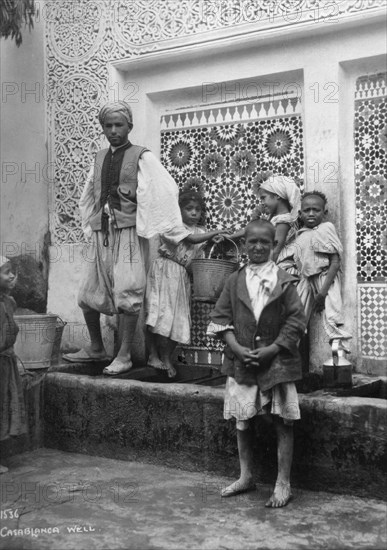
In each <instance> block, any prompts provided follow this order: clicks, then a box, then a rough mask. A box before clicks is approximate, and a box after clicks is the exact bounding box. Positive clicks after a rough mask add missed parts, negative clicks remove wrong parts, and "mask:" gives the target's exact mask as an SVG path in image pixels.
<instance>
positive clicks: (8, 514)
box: [0, 508, 19, 519]
mask: <svg viewBox="0 0 387 550" xmlns="http://www.w3.org/2000/svg"><path fill="white" fill-rule="evenodd" d="M0 517H1V519H8V518H9V519H13V518H18V517H19V510H18V509H17V508H16V510H12V508H6V509H5V510H1V512H0Z"/></svg>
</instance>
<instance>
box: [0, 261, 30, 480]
mask: <svg viewBox="0 0 387 550" xmlns="http://www.w3.org/2000/svg"><path fill="white" fill-rule="evenodd" d="M15 284H16V275H15V273H14V271H13V269H12V266H11V263H10V261H9V260H8V259H7V258H5V257H3V256H1V257H0V331H1V334H0V407H1V416H0V440H1V441H3V440H4V439H8V438H9V437H11V436H16V435H21V434H23V433H26V431H27V427H26V418H25V408H24V397H23V387H22V380H21V377H20V374H19V370H18V367H17V361H16V356H15V352H14V351H13V345H14V343H15V341H16V336H17V333H18V331H19V329H18V327H17V325H16V323H15V321H14V319H13V312H14V310H15V309H16V304H15V300H14V299H13V298H12V297H11V296H8V294H9V292H10V291H11V290H12V288H13V287H14V286H15ZM7 471H8V468H6V467H5V466H1V465H0V474H3V473H5V472H7Z"/></svg>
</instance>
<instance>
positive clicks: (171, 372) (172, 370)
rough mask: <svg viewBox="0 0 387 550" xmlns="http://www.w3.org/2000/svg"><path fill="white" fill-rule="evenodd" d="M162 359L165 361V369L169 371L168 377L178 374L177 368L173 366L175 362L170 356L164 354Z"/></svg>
mask: <svg viewBox="0 0 387 550" xmlns="http://www.w3.org/2000/svg"><path fill="white" fill-rule="evenodd" d="M162 361H163V363H164V366H165V369H166V371H167V375H168V378H174V377H175V376H176V369H175V367H174V366H173V363H172V361H171V359H170V357H168V356H165V355H164V356H162Z"/></svg>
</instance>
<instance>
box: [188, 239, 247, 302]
mask: <svg viewBox="0 0 387 550" xmlns="http://www.w3.org/2000/svg"><path fill="white" fill-rule="evenodd" d="M228 240H229V241H230V242H232V243H233V245H234V246H235V248H236V260H235V261H230V260H223V259H217V258H210V257H208V258H197V259H195V260H192V275H193V299H194V300H196V301H198V302H216V300H217V299H218V298H219V296H220V294H221V292H222V290H223V287H224V285H225V282H226V280H227V278H228V277H229V276H230V275H231V273H232V272H233V271H235V270H236V269H238V265H239V264H238V261H237V260H238V247H237V246H236V244H235V243H234V241H232V240H231V239H228ZM215 246H217V245H216V244H214V246H213V247H212V248H211V250H210V252H209V256H211V254H212V253H213V251H214V248H215Z"/></svg>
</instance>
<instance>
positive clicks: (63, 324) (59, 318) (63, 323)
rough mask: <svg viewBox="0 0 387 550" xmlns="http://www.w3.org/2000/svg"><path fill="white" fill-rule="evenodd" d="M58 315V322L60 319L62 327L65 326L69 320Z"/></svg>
mask: <svg viewBox="0 0 387 550" xmlns="http://www.w3.org/2000/svg"><path fill="white" fill-rule="evenodd" d="M56 317H57V319H56V322H58V321H60V322H61V323H62V327H65V326H66V325H67V322H66V321H63V319H62V318H61V317H59V315H57V316H56Z"/></svg>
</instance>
